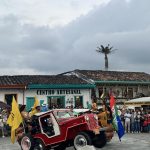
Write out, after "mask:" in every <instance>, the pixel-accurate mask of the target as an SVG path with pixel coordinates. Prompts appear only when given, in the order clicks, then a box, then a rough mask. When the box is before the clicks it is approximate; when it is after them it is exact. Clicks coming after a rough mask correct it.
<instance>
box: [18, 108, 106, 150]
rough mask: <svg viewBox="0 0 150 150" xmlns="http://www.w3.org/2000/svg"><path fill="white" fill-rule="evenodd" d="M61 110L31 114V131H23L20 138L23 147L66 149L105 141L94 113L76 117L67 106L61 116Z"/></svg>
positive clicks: (26, 149)
mask: <svg viewBox="0 0 150 150" xmlns="http://www.w3.org/2000/svg"><path fill="white" fill-rule="evenodd" d="M64 111H65V110H64ZM62 112H63V111H62ZM62 112H61V113H60V112H59V111H58V110H56V111H55V110H54V111H53V110H51V111H48V112H41V113H38V114H36V115H34V116H33V117H32V121H31V123H30V126H32V128H31V130H30V132H25V133H24V135H23V137H22V138H21V140H20V142H19V143H20V146H21V148H22V150H47V149H51V148H53V149H54V150H65V149H66V147H69V146H74V148H75V149H78V148H82V147H83V146H86V145H94V146H95V147H98V148H101V147H103V146H104V145H105V144H106V136H105V133H104V132H105V131H100V127H99V125H98V118H97V115H95V114H92V113H89V114H86V113H85V114H83V115H81V116H78V117H75V116H74V115H73V114H72V112H71V111H68V110H67V111H65V113H64V116H63V115H62ZM59 113H60V114H59ZM59 115H60V116H59Z"/></svg>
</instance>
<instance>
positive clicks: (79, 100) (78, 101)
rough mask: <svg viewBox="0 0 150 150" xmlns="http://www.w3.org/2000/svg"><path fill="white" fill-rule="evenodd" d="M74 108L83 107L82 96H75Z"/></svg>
mask: <svg viewBox="0 0 150 150" xmlns="http://www.w3.org/2000/svg"><path fill="white" fill-rule="evenodd" d="M74 99H75V108H83V96H75V97H74Z"/></svg>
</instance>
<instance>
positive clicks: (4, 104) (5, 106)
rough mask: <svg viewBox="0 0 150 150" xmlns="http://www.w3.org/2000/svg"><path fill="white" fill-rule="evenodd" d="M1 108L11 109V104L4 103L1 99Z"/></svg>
mask: <svg viewBox="0 0 150 150" xmlns="http://www.w3.org/2000/svg"><path fill="white" fill-rule="evenodd" d="M0 108H3V109H10V108H11V106H10V105H8V104H6V103H4V102H2V101H0Z"/></svg>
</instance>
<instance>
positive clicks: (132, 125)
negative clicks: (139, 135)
mask: <svg viewBox="0 0 150 150" xmlns="http://www.w3.org/2000/svg"><path fill="white" fill-rule="evenodd" d="M134 132H135V119H134V110H132V112H131V133H134Z"/></svg>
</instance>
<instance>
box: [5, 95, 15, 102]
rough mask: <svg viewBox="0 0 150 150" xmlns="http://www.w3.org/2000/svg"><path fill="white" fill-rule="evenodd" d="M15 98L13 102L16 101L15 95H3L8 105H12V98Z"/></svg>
mask: <svg viewBox="0 0 150 150" xmlns="http://www.w3.org/2000/svg"><path fill="white" fill-rule="evenodd" d="M13 96H14V97H15V100H16V101H17V94H5V101H6V103H7V104H8V105H11V104H12V98H13Z"/></svg>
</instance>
